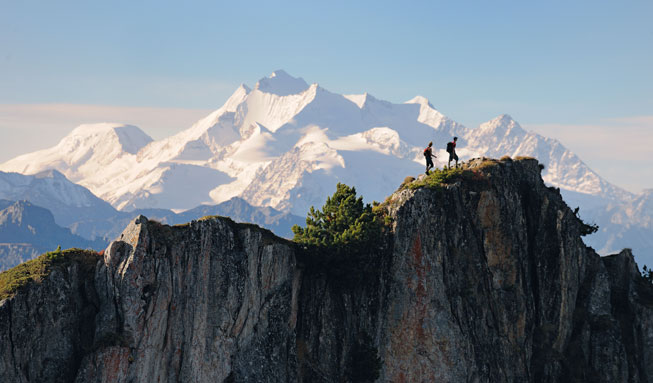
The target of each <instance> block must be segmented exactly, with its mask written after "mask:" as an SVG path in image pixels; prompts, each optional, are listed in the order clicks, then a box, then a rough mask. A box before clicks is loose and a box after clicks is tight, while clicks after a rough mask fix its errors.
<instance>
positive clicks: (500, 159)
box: [499, 156, 512, 162]
mask: <svg viewBox="0 0 653 383" xmlns="http://www.w3.org/2000/svg"><path fill="white" fill-rule="evenodd" d="M499 161H510V162H512V158H510V156H503V157H501V158H499Z"/></svg>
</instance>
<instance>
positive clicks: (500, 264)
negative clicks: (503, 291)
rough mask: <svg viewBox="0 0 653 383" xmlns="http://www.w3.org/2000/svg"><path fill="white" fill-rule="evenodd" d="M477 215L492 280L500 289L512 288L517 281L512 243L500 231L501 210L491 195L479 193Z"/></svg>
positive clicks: (494, 197) (486, 192) (489, 193)
mask: <svg viewBox="0 0 653 383" xmlns="http://www.w3.org/2000/svg"><path fill="white" fill-rule="evenodd" d="M477 213H478V216H479V218H480V221H481V227H482V228H483V232H484V238H483V247H484V248H485V255H486V257H487V263H488V266H489V267H490V270H492V274H493V279H494V281H495V282H496V283H498V284H499V285H500V286H501V287H507V286H513V285H514V284H515V282H516V281H517V265H516V264H515V261H516V260H515V257H513V256H512V242H511V241H510V238H509V237H508V236H506V235H504V233H503V231H502V230H501V225H500V223H501V209H500V206H499V203H498V200H497V198H496V196H495V195H494V194H493V193H491V192H488V191H485V192H482V193H481V198H480V200H479V203H478V210H477Z"/></svg>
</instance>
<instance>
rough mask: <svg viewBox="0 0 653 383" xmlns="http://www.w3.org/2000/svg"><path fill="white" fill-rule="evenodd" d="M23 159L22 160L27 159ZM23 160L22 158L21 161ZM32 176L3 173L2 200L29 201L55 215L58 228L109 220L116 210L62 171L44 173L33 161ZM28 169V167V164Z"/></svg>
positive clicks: (1, 181)
mask: <svg viewBox="0 0 653 383" xmlns="http://www.w3.org/2000/svg"><path fill="white" fill-rule="evenodd" d="M28 156H30V155H27V156H23V157H28ZM19 158H20V157H19ZM34 162H35V163H34V165H33V168H34V169H36V170H39V172H38V173H36V174H32V175H24V174H19V173H5V172H1V171H0V198H1V199H6V200H11V201H18V200H28V201H30V202H31V203H33V204H34V205H37V206H41V207H45V208H47V209H48V210H50V211H51V212H52V214H53V215H54V217H55V220H56V222H57V224H58V225H61V226H69V225H70V224H72V223H74V222H80V221H85V220H88V219H91V218H92V217H97V216H107V215H109V214H111V213H112V212H113V211H114V208H113V207H112V206H111V205H110V204H108V203H107V202H106V201H104V200H102V199H100V198H98V197H96V196H95V195H93V193H91V192H90V191H89V190H88V189H86V188H84V187H82V186H80V185H77V184H75V183H73V182H71V181H69V180H68V179H67V178H66V177H65V176H64V175H63V174H61V173H60V172H59V171H57V170H54V168H51V169H49V170H41V169H44V168H45V166H44V165H43V164H40V165H39V164H37V163H36V161H35V160H34ZM26 166H28V165H27V164H26Z"/></svg>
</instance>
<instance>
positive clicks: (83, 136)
mask: <svg viewBox="0 0 653 383" xmlns="http://www.w3.org/2000/svg"><path fill="white" fill-rule="evenodd" d="M71 142H74V143H77V144H79V145H83V146H89V145H93V146H94V145H106V144H107V143H108V142H114V143H117V144H119V145H120V147H121V148H122V150H123V151H125V152H127V153H131V154H136V153H137V152H138V151H139V150H140V149H141V148H142V147H144V146H145V145H147V144H149V143H150V142H152V137H150V136H148V135H147V134H146V133H145V132H143V131H142V130H141V129H139V128H138V127H136V126H133V125H125V124H117V123H107V122H104V123H99V124H84V125H80V126H78V127H77V128H75V129H74V130H73V131H72V132H71V133H70V134H69V135H67V136H66V137H64V139H63V140H61V142H60V143H59V144H60V145H62V144H63V145H65V146H67V147H68V146H69V144H70V143H71Z"/></svg>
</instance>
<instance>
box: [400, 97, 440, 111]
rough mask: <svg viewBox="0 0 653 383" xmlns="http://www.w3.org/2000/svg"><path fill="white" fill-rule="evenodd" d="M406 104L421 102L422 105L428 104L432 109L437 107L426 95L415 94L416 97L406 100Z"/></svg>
mask: <svg viewBox="0 0 653 383" xmlns="http://www.w3.org/2000/svg"><path fill="white" fill-rule="evenodd" d="M405 104H419V105H421V106H426V107H429V108H431V109H435V107H434V106H433V105H432V104H431V102H430V101H429V99H428V98H426V97H424V96H415V97H414V98H412V99H410V100H408V101H406V102H405Z"/></svg>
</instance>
